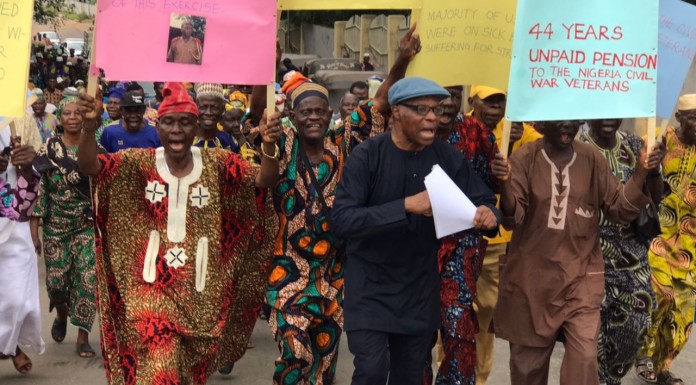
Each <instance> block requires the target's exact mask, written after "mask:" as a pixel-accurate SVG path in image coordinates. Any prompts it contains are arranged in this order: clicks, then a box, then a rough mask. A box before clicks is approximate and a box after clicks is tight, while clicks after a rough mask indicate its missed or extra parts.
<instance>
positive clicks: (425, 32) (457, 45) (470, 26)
mask: <svg viewBox="0 0 696 385" xmlns="http://www.w3.org/2000/svg"><path fill="white" fill-rule="evenodd" d="M516 10H517V0H496V1H479V0H460V1H452V0H427V1H424V2H423V8H422V9H421V12H420V18H419V21H418V29H417V30H416V32H417V33H418V34H419V35H420V38H421V42H422V50H421V52H420V54H418V56H416V58H415V59H414V60H413V62H412V63H411V64H410V65H409V67H408V71H407V76H422V77H425V78H429V79H432V80H434V81H436V82H437V83H439V84H440V85H442V86H453V85H468V84H484V85H488V86H491V87H496V88H500V89H504V90H506V89H507V85H508V78H509V75H510V62H511V59H512V40H513V32H514V29H515V13H516Z"/></svg>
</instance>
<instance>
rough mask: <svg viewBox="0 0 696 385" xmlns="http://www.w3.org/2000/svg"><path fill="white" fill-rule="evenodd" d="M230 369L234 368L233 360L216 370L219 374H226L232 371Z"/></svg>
mask: <svg viewBox="0 0 696 385" xmlns="http://www.w3.org/2000/svg"><path fill="white" fill-rule="evenodd" d="M232 369H234V362H232V363H230V364H228V365H225V366H223V367H222V368H220V370H218V372H219V373H220V374H224V375H228V374H230V373H232Z"/></svg>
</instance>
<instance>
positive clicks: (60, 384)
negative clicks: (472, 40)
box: [0, 260, 696, 385]
mask: <svg viewBox="0 0 696 385" xmlns="http://www.w3.org/2000/svg"><path fill="white" fill-rule="evenodd" d="M39 262H40V275H41V282H42V283H41V303H42V310H43V309H48V298H47V296H46V290H45V285H44V284H43V279H44V277H45V273H44V270H45V269H44V268H43V266H41V265H43V261H42V260H40V261H39ZM54 316H55V314H49V313H48V312H44V314H43V335H44V338H45V340H46V352H45V353H44V354H43V355H41V356H38V355H36V353H35V352H32V351H29V352H28V354H29V355H30V357H31V358H32V360H33V362H34V370H33V371H32V372H31V374H29V375H28V376H21V375H19V374H18V373H17V372H16V371H15V370H14V368H13V367H12V364H11V362H10V361H0V385H105V384H106V378H105V376H104V369H103V365H102V361H101V358H100V357H97V358H93V359H84V358H80V357H78V356H77V354H76V353H75V345H74V341H75V339H76V338H77V331H76V330H75V328H74V327H69V328H68V336H67V338H66V339H65V341H64V342H63V343H62V344H57V343H55V342H53V340H51V336H50V327H51V322H52V320H53V317H54ZM97 329H98V328H97V327H96V325H95V328H94V331H95V332H96V330H97ZM693 340H694V339H693V338H692V341H690V343H689V345H688V346H687V349H686V351H685V352H683V353H682V355H680V356H679V358H678V359H677V362H676V364H675V366H674V370H675V371H676V373H677V374H679V375H681V376H682V378H684V379H685V380H686V381H687V384H689V383H690V384H695V383H696V370H695V368H696V342H694V341H693ZM91 341H92V343H93V346H94V347H95V349H96V347H97V343H98V342H97V341H98V337H97V335H96V333H94V335H92V336H91ZM251 342H252V344H253V345H254V347H253V348H252V349H249V350H248V351H247V353H246V355H245V356H244V357H243V358H242V359H241V360H240V361H239V362H238V363H237V365H236V367H235V369H234V371H233V372H232V374H231V375H230V376H222V375H220V374H215V375H214V376H213V377H212V378H211V379H210V381H209V382H208V384H210V385H223V384H238V385H269V384H271V376H272V372H273V360H274V359H275V358H276V356H277V354H278V350H277V346H276V344H275V342H274V341H273V338H272V337H271V333H270V332H269V329H268V326H267V325H266V323H265V322H264V321H262V320H259V322H257V324H256V328H255V330H254V334H253V335H252V339H251ZM347 347H348V345H347V343H346V340H345V336H344V337H343V339H342V341H341V346H340V354H339V363H338V373H337V381H336V383H337V384H338V385H348V384H350V376H351V373H352V369H353V365H352V357H351V356H350V353H349V352H348V348H347ZM562 354H563V347H562V346H561V345H559V346H558V347H557V349H556V351H555V352H554V355H553V358H552V369H551V373H552V374H551V380H550V383H551V384H558V383H559V380H558V370H559V367H560V363H561V359H562ZM508 357H509V356H508V348H507V345H506V343H505V342H504V341H501V340H498V341H497V345H496V357H495V359H496V365H495V366H494V368H493V373H492V375H491V378H490V381H489V383H490V384H491V385H500V384H509V383H510V375H509V371H508V370H507V361H508ZM623 383H624V385H643V384H644V383H643V382H641V381H639V380H638V379H637V378H636V377H635V375H634V374H633V373H629V375H628V376H627V377H626V379H625V380H624V382H623Z"/></svg>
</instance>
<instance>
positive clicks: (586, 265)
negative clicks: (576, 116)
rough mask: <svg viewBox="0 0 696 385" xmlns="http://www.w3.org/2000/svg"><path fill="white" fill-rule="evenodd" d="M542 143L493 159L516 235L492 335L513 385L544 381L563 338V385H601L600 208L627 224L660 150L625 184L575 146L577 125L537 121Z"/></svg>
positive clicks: (503, 265)
mask: <svg viewBox="0 0 696 385" xmlns="http://www.w3.org/2000/svg"><path fill="white" fill-rule="evenodd" d="M539 125H540V128H542V129H543V132H544V134H545V136H544V139H543V140H539V141H537V142H534V143H530V144H528V145H526V146H523V147H522V148H520V149H519V150H518V151H516V152H515V153H514V154H513V155H512V156H511V157H510V159H509V162H508V161H506V160H504V159H503V158H502V156H500V155H498V157H497V158H496V160H495V161H494V162H493V172H494V173H495V174H496V176H498V178H500V179H501V181H504V182H503V183H501V193H502V194H501V201H500V203H501V211H502V212H503V224H504V225H505V226H506V227H507V228H509V229H514V230H515V231H514V233H513V236H512V243H511V244H510V250H509V253H508V255H507V256H503V257H501V258H500V292H499V295H498V306H497V308H496V311H495V315H494V321H493V322H494V326H495V333H496V335H497V336H498V337H501V338H503V339H506V340H508V341H509V342H510V372H511V373H510V377H511V379H512V384H513V385H518V384H519V385H521V384H524V385H536V384H544V385H545V384H547V382H548V372H549V360H550V357H551V353H552V352H553V348H554V344H555V342H556V340H557V339H558V338H559V337H561V336H562V337H564V341H565V349H566V350H565V357H564V360H563V365H562V367H561V385H565V384H582V385H596V384H599V378H598V375H597V333H598V330H599V324H600V318H599V310H600V306H601V304H602V297H603V295H604V262H603V260H602V252H601V248H600V245H599V215H600V211H602V212H603V213H604V215H606V216H607V217H608V218H610V219H611V220H614V221H617V222H621V223H628V222H630V221H631V220H632V219H634V218H635V217H636V216H637V215H638V213H639V212H640V208H641V207H644V206H645V205H646V204H647V203H648V199H647V198H646V197H645V196H644V195H643V193H642V191H641V187H642V186H643V183H644V180H645V176H646V174H647V172H648V170H649V169H652V168H654V167H656V166H657V165H658V164H659V159H658V158H657V157H658V156H659V155H660V154H659V151H661V150H658V151H653V152H652V153H651V156H650V157H649V158H647V157H646V155H645V151H643V152H642V153H641V158H640V163H639V165H638V166H637V167H636V172H635V174H634V175H633V178H632V179H631V180H629V181H628V183H626V184H625V185H622V184H621V183H619V181H618V180H617V179H616V178H614V176H613V175H612V174H611V172H610V169H609V165H608V163H607V161H606V160H605V159H604V158H603V157H602V155H601V154H600V153H599V152H597V151H596V150H594V149H593V148H592V147H590V146H588V145H586V144H585V143H581V142H577V141H574V138H575V135H576V134H577V132H578V129H579V126H580V123H579V122H577V121H558V122H542V123H539Z"/></svg>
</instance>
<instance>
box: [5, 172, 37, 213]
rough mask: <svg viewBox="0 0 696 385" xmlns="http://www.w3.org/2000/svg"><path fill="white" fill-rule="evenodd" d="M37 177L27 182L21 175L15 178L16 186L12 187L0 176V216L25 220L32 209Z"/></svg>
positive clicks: (35, 196) (35, 194)
mask: <svg viewBox="0 0 696 385" xmlns="http://www.w3.org/2000/svg"><path fill="white" fill-rule="evenodd" d="M37 181H38V178H34V179H32V180H31V181H30V182H27V180H26V179H24V178H23V177H21V176H20V177H19V178H17V187H16V188H13V187H12V186H10V185H9V184H6V183H5V181H4V180H3V179H2V178H0V217H4V218H9V219H11V220H14V221H20V222H26V221H28V220H29V213H31V211H32V209H33V204H34V202H35V201H36V198H37V196H38V195H37V193H38V190H39V184H38V183H37Z"/></svg>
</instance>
